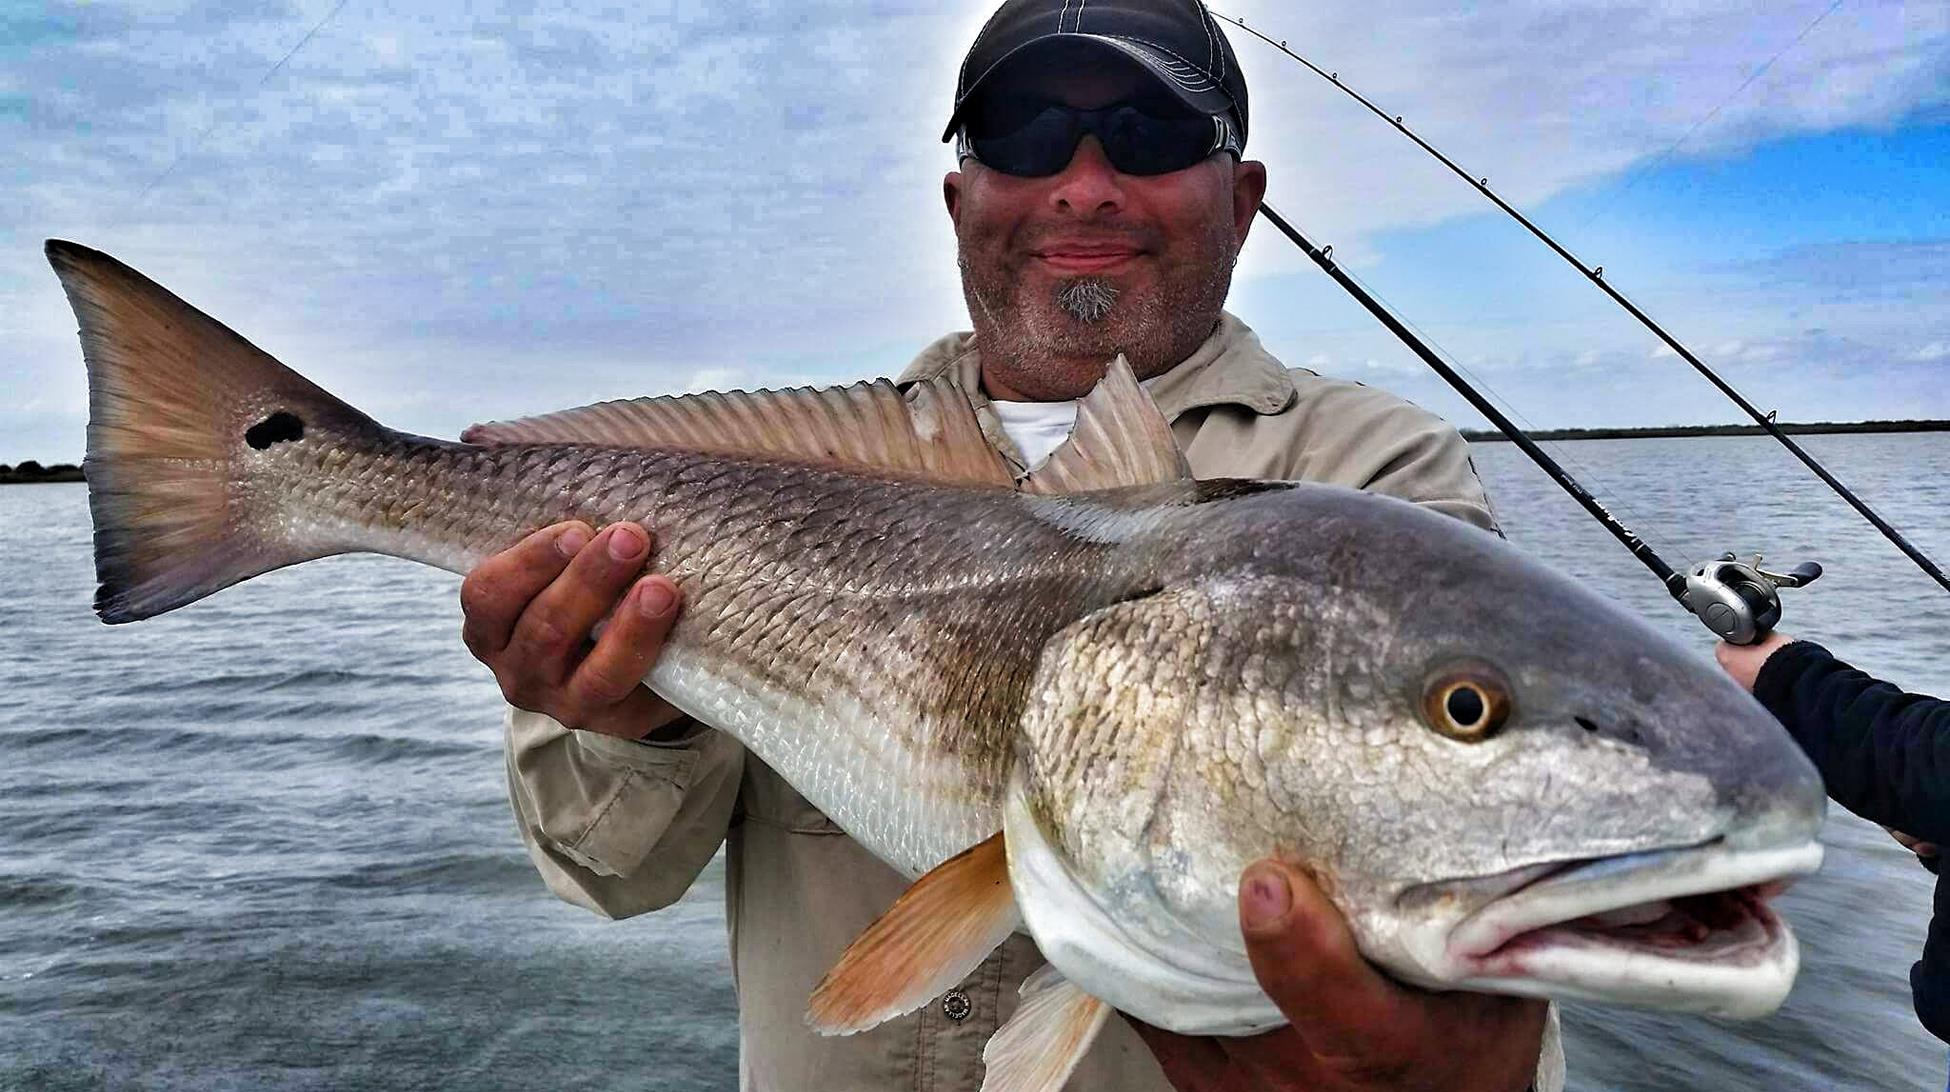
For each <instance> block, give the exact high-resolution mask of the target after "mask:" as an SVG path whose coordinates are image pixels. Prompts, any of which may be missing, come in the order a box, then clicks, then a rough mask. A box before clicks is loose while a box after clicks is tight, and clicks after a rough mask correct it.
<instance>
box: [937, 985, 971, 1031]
mask: <svg viewBox="0 0 1950 1092" xmlns="http://www.w3.org/2000/svg"><path fill="white" fill-rule="evenodd" d="M974 1011H975V1005H974V1003H973V1002H971V1001H969V999H968V995H967V994H965V993H963V992H961V991H960V990H949V991H948V992H947V993H944V994H942V995H941V1015H943V1016H946V1017H947V1018H948V1019H950V1020H953V1021H954V1022H955V1023H957V1024H959V1023H961V1022H962V1021H963V1020H966V1019H968V1014H969V1013H971V1012H974Z"/></svg>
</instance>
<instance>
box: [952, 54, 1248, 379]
mask: <svg viewBox="0 0 1950 1092" xmlns="http://www.w3.org/2000/svg"><path fill="white" fill-rule="evenodd" d="M1010 90H1011V91H1012V92H1015V93H1018V94H1027V95H1034V96H1039V97H1043V98H1048V99H1051V100H1054V101H1058V102H1063V103H1067V104H1068V105H1071V106H1075V107H1078V108H1080V109H1095V108H1098V107H1102V106H1106V105H1109V104H1111V103H1114V102H1118V101H1121V100H1124V99H1129V98H1134V97H1136V96H1137V95H1139V94H1141V93H1145V92H1149V91H1151V88H1149V86H1148V85H1147V83H1146V78H1145V77H1144V76H1142V75H1139V74H1138V73H1135V72H1131V71H1127V70H1125V69H1122V68H1102V69H1096V70H1083V71H1070V72H1065V73H1061V74H1058V73H1054V72H1045V73H1039V74H1035V75H1028V74H1025V75H1024V76H1021V77H1018V78H1017V79H1016V80H1014V81H1012V83H1011V86H1010ZM943 188H944V192H945V195H946V197H947V202H948V215H949V217H950V218H951V219H952V220H953V221H954V224H955V238H956V241H957V243H958V246H959V251H960V262H961V275H962V293H963V295H964V296H965V297H966V298H967V300H968V310H969V315H970V318H971V319H972V320H973V321H974V325H975V333H976V336H977V337H978V338H979V342H978V343H979V344H980V346H981V349H982V359H983V383H984V386H985V387H987V388H988V392H989V394H991V395H993V396H995V397H999V398H1009V399H1015V400H1025V401H1054V400H1059V399H1066V398H1076V397H1079V396H1081V395H1082V394H1084V393H1086V392H1087V391H1088V390H1089V389H1090V387H1091V386H1092V385H1093V384H1094V383H1095V382H1096V381H1097V380H1098V379H1099V378H1100V377H1101V376H1102V375H1103V373H1104V368H1105V366H1106V365H1107V364H1108V363H1109V362H1110V360H1111V359H1112V358H1113V357H1115V356H1116V355H1117V354H1118V353H1123V354H1124V355H1125V356H1126V357H1127V358H1129V360H1130V363H1131V367H1132V368H1133V369H1134V370H1135V371H1136V372H1137V374H1138V377H1139V378H1148V377H1150V376H1154V375H1158V374H1160V373H1162V372H1165V371H1167V370H1169V369H1170V368H1171V367H1172V366H1174V365H1176V364H1177V363H1179V362H1180V361H1182V360H1184V359H1185V358H1186V357H1187V356H1190V355H1191V354H1192V352H1193V351H1194V350H1196V349H1197V348H1198V347H1199V345H1200V344H1201V343H1203V342H1204V341H1205V339H1206V338H1207V337H1209V336H1210V335H1211V333H1212V330H1213V328H1214V327H1215V326H1216V325H1217V324H1218V321H1219V312H1220V309H1221V308H1222V307H1223V306H1224V305H1225V298H1226V292H1227V291H1228V289H1229V288H1230V287H1231V284H1232V267H1233V263H1234V261H1235V260H1236V259H1237V257H1238V253H1239V247H1240V245H1241V244H1242V243H1244V242H1245V239H1246V232H1247V229H1248V228H1249V227H1250V226H1251V224H1252V219H1253V215H1254V213H1255V212H1256V211H1257V210H1258V208H1259V201H1260V197H1261V196H1262V195H1263V194H1264V193H1265V189H1266V171H1265V168H1264V167H1263V166H1262V165H1261V164H1259V163H1255V162H1250V161H1248V162H1243V163H1240V162H1235V161H1234V160H1233V158H1232V157H1231V156H1230V155H1229V154H1227V153H1224V152H1219V153H1215V154H1214V155H1212V156H1211V157H1210V158H1208V159H1206V160H1205V161H1203V162H1201V163H1198V164H1195V165H1194V166H1191V167H1188V168H1186V169H1185V170H1182V171H1176V172H1174V173H1171V174H1162V175H1143V176H1140V175H1130V174H1124V173H1121V172H1119V171H1118V170H1117V169H1116V168H1115V167H1113V166H1112V165H1111V163H1110V160H1109V159H1107V158H1106V157H1105V155H1104V149H1103V146H1102V145H1101V144H1099V143H1098V141H1097V138H1096V137H1095V136H1085V137H1084V138H1083V140H1082V142H1081V143H1080V144H1078V146H1077V150H1076V154H1075V156H1074V157H1073V158H1072V159H1071V161H1070V164H1069V166H1068V167H1066V168H1064V170H1062V171H1061V172H1059V173H1057V174H1054V175H1051V176H1048V177H1045V178H1019V177H1016V176H1013V175H1008V174H1004V173H1002V172H1000V171H997V170H993V169H991V168H989V167H986V166H984V165H983V164H982V163H981V162H979V161H978V160H976V159H973V158H968V159H964V160H963V161H962V163H961V169H960V170H959V171H954V172H951V173H950V174H949V175H948V177H947V178H946V180H945V181H944V184H943Z"/></svg>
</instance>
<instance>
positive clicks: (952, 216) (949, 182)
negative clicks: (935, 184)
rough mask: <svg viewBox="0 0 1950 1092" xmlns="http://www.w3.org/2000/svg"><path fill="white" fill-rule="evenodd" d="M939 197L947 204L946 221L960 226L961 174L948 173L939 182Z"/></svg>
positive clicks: (956, 172) (957, 172)
mask: <svg viewBox="0 0 1950 1092" xmlns="http://www.w3.org/2000/svg"><path fill="white" fill-rule="evenodd" d="M941 197H942V199H943V200H944V201H946V202H947V203H948V221H949V222H950V223H952V224H954V225H955V226H956V227H960V226H961V172H960V171H949V172H948V177H946V178H944V179H942V180H941Z"/></svg>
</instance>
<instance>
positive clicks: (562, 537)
mask: <svg viewBox="0 0 1950 1092" xmlns="http://www.w3.org/2000/svg"><path fill="white" fill-rule="evenodd" d="M649 557H650V535H649V533H648V532H646V531H645V530H644V529H643V528H642V527H639V526H637V525H636V524H634V523H617V524H612V525H610V526H608V527H605V528H604V529H603V531H602V533H601V534H595V533H593V532H592V531H591V529H590V527H589V525H588V524H586V523H580V522H575V523H558V524H556V525H555V526H553V527H548V528H545V529H543V530H540V531H537V532H535V533H534V534H532V535H529V536H528V537H527V538H525V539H523V540H521V542H519V543H517V544H516V545H514V546H513V547H510V548H509V549H507V550H504V551H503V552H501V553H498V554H496V555H494V556H493V557H490V558H488V559H487V560H486V561H483V562H481V564H480V565H479V566H477V567H476V568H475V569H474V571H473V572H471V573H469V574H467V579H466V580H465V581H463V582H462V583H461V586H460V609H461V613H462V614H463V615H465V617H466V621H465V622H463V623H462V626H461V638H462V639H463V640H465V641H466V642H467V648H468V651H470V652H472V653H473V654H474V658H475V659H477V660H479V661H481V662H482V663H484V664H486V665H487V666H488V667H489V668H490V669H491V670H492V671H493V672H494V678H495V681H497V682H499V683H500V684H501V695H502V696H503V697H505V698H507V699H508V704H510V705H513V706H515V707H516V708H518V709H526V710H529V711H530V712H535V713H544V714H547V715H548V716H551V717H554V718H555V719H556V720H558V721H560V722H561V723H563V724H565V725H567V726H568V727H570V728H581V729H584V730H586V731H591V732H602V733H604V734H605V735H612V736H622V737H625V738H627V739H641V738H643V737H644V736H646V735H648V734H649V733H651V732H653V731H655V730H657V729H658V728H662V727H664V726H665V725H668V724H670V723H671V722H673V721H675V720H676V719H677V718H678V716H679V714H678V712H677V710H676V709H674V708H672V707H671V706H670V704H669V703H667V702H665V701H664V700H663V699H662V698H659V697H657V696H656V695H655V694H653V693H651V692H650V689H649V688H648V687H646V686H643V685H642V679H643V676H644V673H645V672H647V671H649V670H650V665H651V664H652V663H654V662H655V661H656V659H657V654H658V653H659V652H661V651H662V650H663V642H664V638H665V637H666V636H667V635H668V634H669V633H670V627H671V624H672V623H673V622H675V621H676V619H677V605H678V604H677V586H676V585H675V584H673V583H671V581H670V578H669V577H664V576H646V577H644V578H643V579H641V580H638V579H637V576H638V574H639V573H641V572H642V571H643V564H644V562H645V561H646V560H648V559H649ZM612 612H613V613H612ZM605 617H608V618H609V624H608V626H607V627H605V628H604V630H603V635H602V639H601V640H598V641H597V642H596V643H595V645H594V647H593V648H592V647H590V645H589V639H590V634H591V633H592V632H593V631H594V630H595V628H596V624H597V623H598V622H601V621H602V620H603V619H604V618H605Z"/></svg>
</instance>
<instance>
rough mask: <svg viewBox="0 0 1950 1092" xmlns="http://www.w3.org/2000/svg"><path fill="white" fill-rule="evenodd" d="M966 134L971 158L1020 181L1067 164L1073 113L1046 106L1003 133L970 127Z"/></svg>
mask: <svg viewBox="0 0 1950 1092" xmlns="http://www.w3.org/2000/svg"><path fill="white" fill-rule="evenodd" d="M984 129H986V130H987V131H986V133H985V132H984V131H983V130H984ZM968 135H969V144H970V146H971V147H972V148H973V149H974V151H975V158H977V159H979V160H981V161H982V162H983V163H984V164H986V165H988V166H990V167H992V168H994V169H996V170H998V171H1001V172H1002V173H1004V174H1013V175H1019V176H1021V177H1024V178H1040V177H1043V176H1045V175H1052V174H1055V173H1057V172H1058V171H1060V170H1062V169H1063V168H1064V167H1065V166H1067V165H1068V164H1069V162H1070V156H1071V153H1073V152H1075V151H1076V147H1077V123H1076V116H1075V114H1074V113H1073V112H1071V111H1069V110H1066V109H1064V108H1063V107H1061V106H1051V105H1047V104H1046V105H1044V107H1043V108H1042V109H1041V110H1040V111H1038V112H1037V113H1035V114H1034V115H1032V116H1029V117H1027V118H1024V119H1022V120H1021V121H1020V122H1019V123H1017V124H1015V125H1014V126H1013V127H1012V128H1010V129H1008V130H1006V131H1002V132H997V131H995V130H993V129H988V128H987V127H986V126H984V127H983V128H981V129H978V128H976V127H974V126H970V128H969V134H968Z"/></svg>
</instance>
